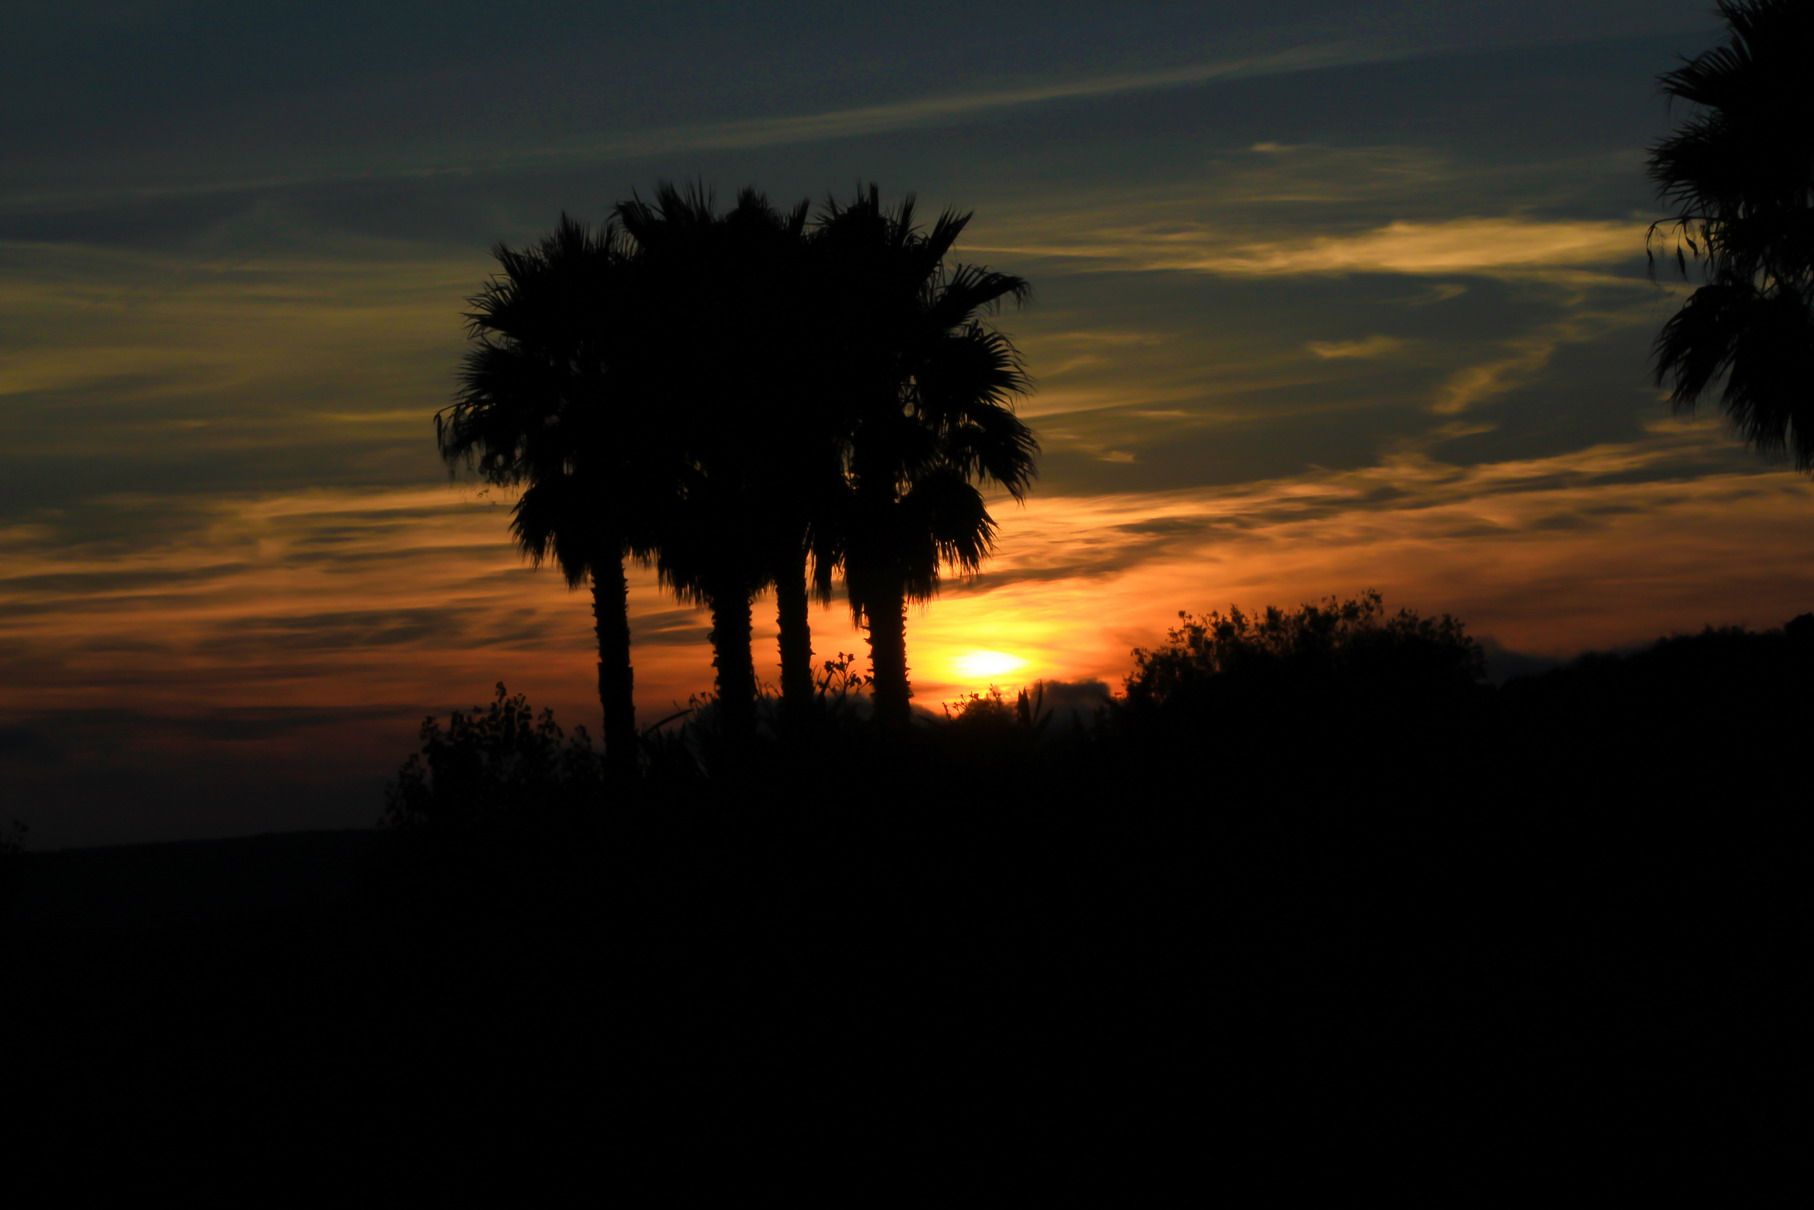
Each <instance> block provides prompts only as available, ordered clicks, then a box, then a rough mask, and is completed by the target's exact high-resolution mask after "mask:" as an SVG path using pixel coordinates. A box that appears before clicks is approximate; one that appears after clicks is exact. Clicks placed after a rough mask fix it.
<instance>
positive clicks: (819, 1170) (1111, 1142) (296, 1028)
mask: <svg viewBox="0 0 1814 1210" xmlns="http://www.w3.org/2000/svg"><path fill="white" fill-rule="evenodd" d="M1722 644H1723V645H1722ZM1810 672H1814V653H1811V652H1810V651H1809V650H1808V643H1807V640H1806V636H1802V637H1801V638H1799V639H1796V638H1793V637H1785V636H1784V635H1783V634H1781V633H1780V632H1776V633H1774V634H1772V635H1769V636H1743V637H1742V638H1741V637H1737V636H1726V637H1725V638H1721V637H1720V636H1711V635H1710V636H1704V637H1703V638H1701V639H1696V640H1689V641H1685V642H1684V643H1682V644H1678V645H1676V646H1675V647H1673V648H1671V647H1668V646H1665V647H1663V648H1659V649H1657V650H1656V651H1653V652H1650V653H1647V654H1645V655H1641V656H1638V657H1634V658H1630V659H1624V660H1601V661H1598V662H1590V663H1588V664H1586V665H1582V666H1579V667H1575V668H1570V669H1565V670H1562V671H1560V672H1557V673H1553V674H1549V675H1547V676H1544V677H1540V678H1535V679H1532V680H1528V681H1521V682H1514V683H1512V684H1511V685H1508V686H1506V687H1505V688H1503V689H1498V690H1490V689H1487V688H1485V687H1482V686H1476V687H1475V688H1474V689H1472V690H1470V691H1468V692H1466V693H1462V694H1458V695H1452V696H1443V697H1440V698H1429V697H1426V696H1423V695H1421V693H1420V692H1418V691H1411V692H1406V691H1401V690H1402V689H1403V687H1402V686H1401V687H1399V688H1391V687H1387V688H1384V689H1377V687H1376V689H1377V691H1374V690H1369V691H1367V692H1356V691H1354V690H1352V688H1343V687H1341V686H1333V687H1332V686H1329V685H1325V686H1323V687H1322V688H1321V689H1319V690H1318V691H1317V692H1316V693H1305V692H1303V689H1304V687H1303V686H1301V685H1300V686H1297V687H1295V688H1294V689H1293V690H1292V692H1290V693H1279V694H1272V695H1269V694H1267V693H1263V692H1249V691H1248V690H1247V689H1243V690H1241V692H1240V694H1239V701H1240V702H1241V703H1245V704H1244V705H1240V706H1238V707H1231V705H1230V704H1229V702H1227V701H1221V700H1219V699H1218V700H1206V701H1200V702H1197V703H1196V704H1195V705H1194V706H1192V707H1191V708H1189V709H1186V708H1183V707H1180V708H1178V709H1176V710H1175V711H1173V712H1172V713H1170V714H1167V713H1165V712H1164V711H1157V712H1154V713H1151V714H1150V715H1149V716H1148V717H1146V718H1145V719H1144V720H1143V721H1133V722H1130V721H1129V720H1127V719H1125V718H1124V719H1122V720H1121V721H1120V722H1118V723H1117V722H1113V721H1110V722H1107V723H1104V724H1101V725H1098V726H1097V727H1095V728H1082V727H1077V728H1074V729H1073V728H1071V727H1069V725H1067V724H1064V723H1062V722H1054V723H1053V724H1051V725H1047V726H1045V727H1043V728H1041V727H1036V726H1028V725H1025V724H1022V723H1020V722H1018V721H1016V720H1013V719H1012V718H1009V717H1005V716H1003V717H993V716H991V717H982V716H978V717H976V718H974V719H972V720H971V725H969V726H954V727H947V728H945V729H942V730H928V731H927V732H926V733H924V734H921V735H919V736H917V737H915V738H913V739H911V740H908V741H905V742H903V743H894V744H889V743H884V742H882V741H880V740H878V739H876V738H875V737H873V736H870V735H869V734H868V732H867V731H866V730H863V729H861V728H858V729H852V730H850V731H848V733H847V734H845V735H844V736H843V739H842V740H841V741H840V742H839V743H838V744H837V745H835V746H832V747H829V748H828V747H825V746H823V745H821V746H818V747H813V748H809V749H794V750H792V751H791V753H790V751H788V750H784V749H780V748H764V749H762V750H760V751H757V752H754V753H751V754H749V755H747V756H746V757H744V758H743V759H742V760H741V762H740V763H739V764H738V765H737V766H736V768H735V769H734V770H732V771H725V770H723V769H721V770H720V771H719V772H718V773H717V775H716V776H710V777H708V776H704V775H699V776H694V777H690V778H688V777H671V778H669V779H667V780H658V781H656V782H654V783H647V784H641V785H638V786H637V787H635V788H634V789H633V790H624V789H619V790H617V791H612V792H608V793H607V794H606V795H605V796H604V797H603V799H602V800H597V799H588V800H587V802H586V803H585V804H583V805H581V806H579V807H577V808H572V809H569V808H567V807H563V808H562V809H559V810H548V811H540V812H538V811H535V810H521V811H517V812H515V813H514V814H512V813H510V812H505V813H502V814H501V815H500V816H499V817H495V818H489V819H484V820H480V821H477V822H472V823H470V825H469V826H465V827H451V826H450V827H443V828H413V829H404V830H402V831H398V832H389V833H381V832H374V833H341V834H317V835H293V836H282V837H267V838H258V839H252V840H243V841H225V842H217V843H213V844H199V845H172V846H145V847H140V848H133V849H123V850H93V851H87V852H70V853H48V854H39V855H29V856H26V857H24V858H22V859H16V860H15V861H14V862H13V865H12V888H13V912H12V916H11V921H10V924H9V926H8V931H7V932H6V934H5V964H6V967H7V968H8V975H9V979H8V986H9V989H10V990H9V991H8V993H7V999H6V1008H5V1013H6V1021H5V1031H4V1035H3V1037H4V1046H5V1048H6V1060H7V1065H8V1079H7V1087H6V1099H7V1103H8V1111H9V1114H10V1115H11V1117H12V1119H13V1120H12V1121H11V1122H10V1123H9V1124H8V1128H7V1129H8V1137H7V1144H8V1147H9V1150H10V1151H11V1152H12V1154H13V1155H14V1156H15V1157H17V1159H16V1160H15V1161H9V1162H12V1163H16V1164H18V1165H38V1164H43V1165H49V1166H54V1167H56V1168H57V1169H58V1170H59V1171H60V1172H62V1173H63V1174H64V1177H65V1179H66V1180H67V1181H69V1182H72V1184H71V1188H74V1187H77V1186H80V1185H81V1184H83V1183H84V1182H87V1181H90V1180H93V1179H97V1174H99V1173H102V1172H118V1171H121V1170H131V1171H138V1172H141V1173H144V1174H149V1175H150V1176H155V1178H156V1179H157V1180H159V1181H176V1182H178V1183H182V1182H184V1181H186V1180H193V1181H195V1182H198V1183H197V1184H195V1185H194V1186H193V1187H195V1188H202V1187H205V1186H206V1185H207V1184H208V1183H209V1182H210V1181H211V1180H213V1179H214V1178H217V1177H218V1176H219V1174H220V1173H221V1172H222V1171H223V1169H224V1167H225V1166H227V1165H239V1164H245V1163H248V1162H249V1163H250V1164H251V1165H253V1167H254V1168H255V1170H256V1171H257V1172H258V1173H260V1174H261V1175H260V1176H259V1177H258V1178H257V1179H258V1180H259V1181H262V1182H265V1187H272V1186H276V1187H290V1186H292V1185H295V1184H297V1183H309V1184H312V1183H314V1182H321V1181H326V1182H330V1183H332V1182H344V1181H352V1180H354V1179H355V1174H356V1173H363V1172H365V1171H367V1170H368V1169H369V1168H370V1167H371V1166H372V1165H377V1166H378V1167H379V1168H380V1169H381V1170H382V1171H383V1172H384V1173H385V1174H386V1177H385V1179H386V1180H389V1181H401V1182H403V1183H404V1184H405V1185H407V1186H413V1187H416V1188H418V1189H420V1190H429V1189H436V1188H442V1187H446V1186H460V1185H465V1184H467V1183H468V1182H472V1181H476V1180H479V1179H482V1178H490V1177H495V1176H498V1175H499V1174H504V1175H505V1176H507V1178H508V1179H512V1180H515V1181H518V1182H520V1183H521V1184H523V1185H524V1186H525V1187H530V1186H533V1187H537V1188H550V1187H557V1188H567V1189H571V1190H588V1191H599V1190H608V1189H612V1188H623V1187H629V1186H633V1185H636V1186H642V1187H649V1184H650V1182H653V1184H654V1185H655V1186H656V1187H660V1188H665V1189H669V1190H670V1191H671V1190H673V1189H675V1188H678V1187H680V1186H684V1185H686V1184H688V1183H690V1182H692V1181H694V1180H702V1179H704V1180H711V1181H714V1182H716V1183H728V1184H731V1185H740V1186H741V1187H744V1188H746V1189H747V1188H754V1187H756V1186H758V1185H761V1184H764V1183H766V1182H767V1181H768V1180H769V1179H770V1178H771V1176H772V1174H774V1173H775V1172H777V1171H780V1172H784V1173H791V1177H790V1178H789V1179H790V1187H795V1188H798V1187H802V1184H803V1183H807V1182H809V1175H808V1174H818V1175H820V1176H823V1175H824V1174H825V1173H826V1172H827V1171H829V1170H831V1169H833V1168H836V1169H838V1170H847V1169H848V1170H854V1171H855V1172H857V1173H858V1174H859V1175H858V1176H856V1177H854V1178H852V1179H854V1180H855V1181H856V1182H857V1183H856V1184H850V1185H846V1186H845V1191H846V1193H847V1194H848V1195H849V1196H850V1197H851V1198H852V1199H853V1200H857V1201H869V1200H874V1195H876V1194H879V1193H882V1192H897V1193H898V1192H899V1191H902V1190H915V1189H919V1190H925V1191H928V1192H929V1193H930V1194H932V1195H933V1196H934V1197H936V1198H937V1199H938V1200H946V1197H947V1195H952V1194H954V1192H959V1191H965V1190H970V1191H973V1190H974V1189H976V1188H977V1186H975V1185H974V1184H972V1183H970V1182H969V1180H968V1178H963V1179H960V1177H959V1176H958V1175H957V1174H958V1173H961V1172H966V1171H970V1170H973V1169H974V1168H975V1167H976V1166H977V1165H979V1164H980V1165H982V1166H983V1167H985V1168H986V1169H987V1170H989V1171H990V1172H991V1173H992V1174H993V1177H992V1179H993V1180H996V1181H1001V1182H1006V1183H1007V1184H1009V1185H1010V1186H1012V1185H1016V1184H1019V1186H1020V1187H1021V1188H1022V1189H1023V1190H1025V1189H1027V1188H1031V1187H1032V1185H1034V1184H1038V1185H1046V1184H1050V1183H1052V1182H1058V1183H1080V1182H1087V1183H1092V1184H1094V1183H1099V1182H1106V1183H1108V1184H1109V1185H1111V1186H1113V1185H1128V1184H1130V1183H1144V1182H1148V1181H1152V1180H1155V1179H1157V1178H1158V1177H1159V1176H1160V1175H1162V1174H1169V1175H1172V1176H1174V1177H1181V1178H1183V1179H1184V1180H1187V1181H1190V1182H1193V1183H1194V1187H1197V1188H1201V1189H1204V1190H1206V1191H1213V1190H1215V1189H1218V1188H1225V1187H1226V1184H1225V1183H1226V1181H1227V1180H1228V1179H1229V1174H1230V1173H1232V1172H1234V1171H1236V1170H1237V1169H1251V1167H1253V1166H1254V1165H1256V1163H1258V1162H1259V1161H1260V1160H1261V1159H1262V1157H1273V1156H1293V1157H1295V1158H1293V1159H1290V1160H1287V1161H1284V1162H1280V1163H1278V1164H1277V1165H1276V1166H1275V1167H1274V1168H1273V1169H1271V1172H1272V1177H1271V1179H1272V1180H1274V1181H1275V1182H1277V1183H1278V1184H1279V1185H1280V1186H1282V1185H1286V1184H1291V1183H1295V1182H1297V1181H1299V1180H1302V1179H1305V1178H1312V1177H1314V1178H1319V1179H1321V1178H1326V1179H1327V1180H1330V1181H1333V1182H1334V1183H1336V1184H1340V1183H1341V1182H1342V1179H1343V1173H1344V1172H1348V1171H1350V1170H1349V1169H1347V1168H1345V1167H1344V1166H1343V1163H1338V1161H1337V1160H1336V1159H1335V1158H1334V1157H1335V1156H1337V1155H1343V1154H1349V1153H1352V1152H1355V1151H1360V1152H1368V1153H1371V1154H1372V1156H1373V1157H1374V1158H1375V1159H1376V1160H1384V1161H1386V1162H1388V1163H1392V1164H1399V1165H1402V1166H1403V1170H1404V1171H1405V1172H1407V1173H1409V1172H1414V1171H1415V1172H1425V1171H1428V1170H1429V1169H1430V1168H1431V1167H1433V1166H1439V1165H1440V1164H1442V1163H1444V1162H1447V1161H1450V1160H1453V1159H1455V1158H1457V1157H1459V1156H1461V1155H1464V1154H1465V1155H1470V1156H1472V1155H1479V1154H1482V1153H1487V1154H1493V1155H1495V1156H1496V1157H1497V1158H1496V1159H1494V1160H1493V1161H1492V1163H1494V1164H1496V1165H1498V1166H1499V1167H1495V1168H1492V1169H1486V1170H1482V1169H1476V1174H1477V1175H1479V1174H1480V1173H1481V1172H1486V1173H1488V1174H1489V1175H1490V1174H1491V1173H1495V1172H1510V1171H1513V1170H1515V1169H1519V1168H1523V1167H1528V1166H1529V1165H1530V1164H1531V1163H1532V1162H1533V1161H1534V1160H1535V1159H1537V1158H1538V1157H1543V1158H1552V1157H1555V1156H1558V1155H1577V1156H1580V1157H1584V1158H1589V1159H1593V1160H1595V1161H1596V1162H1598V1163H1600V1164H1601V1165H1602V1167H1603V1168H1607V1167H1610V1168H1611V1169H1612V1170H1613V1171H1614V1173H1615V1174H1616V1171H1617V1169H1618V1168H1619V1167H1620V1166H1621V1165H1624V1164H1633V1165H1639V1166H1641V1165H1643V1164H1645V1163H1646V1162H1648V1161H1644V1160H1641V1159H1632V1160H1615V1159H1613V1158H1612V1157H1616V1156H1622V1155H1626V1154H1627V1153H1633V1154H1635V1155H1638V1156H1642V1155H1646V1154H1648V1155H1649V1156H1651V1157H1653V1161H1655V1160H1659V1159H1661V1158H1663V1157H1667V1156H1670V1155H1679V1154H1682V1152H1681V1150H1680V1149H1682V1148H1685V1147H1686V1148H1692V1149H1703V1150H1704V1149H1705V1148H1707V1147H1709V1146H1713V1145H1718V1144H1724V1143H1727V1142H1732V1141H1739V1142H1743V1143H1744V1144H1746V1145H1747V1146H1748V1147H1757V1146H1759V1145H1763V1146H1782V1147H1792V1146H1798V1145H1801V1144H1804V1143H1805V1141H1806V1139H1807V1136H1808V1131H1809V1126H1810V1113H1809V1109H1810V1105H1809V1091H1808V1090H1809V1087H1810V1085H1809V1083H1808V1080H1807V1076H1808V1074H1809V1064H1808V1058H1809V1049H1810V1043H1809V1037H1810V1031H1809V1026H1808V1022H1809V1020H1810V1016H1809V1009H1810V1007H1814V1004H1811V1002H1810V997H1809V994H1808V993H1809V990H1810V961H1809V955H1810V948H1809V944H1808V943H1809V939H1810V927H1809V926H1810V924H1811V923H1814V921H1811V919H1810V902H1811V901H1810V893H1809V887H1810V882H1809V874H1810V872H1811V870H1810V866H1811V862H1810V849H1809V840H1810V836H1811V831H1810V828H1809V826H1808V819H1807V816H1808V807H1809V802H1810V794H1809V789H1808V784H1809V783H1808V778H1809V753H1810V750H1811V749H1810V746H1809V742H1808V736H1809V734H1810V732H1809V724H1810V722H1814V708H1811V707H1810V705H1809V704H1808V698H1809V695H1808V694H1807V693H1806V692H1805V690H1804V688H1803V687H1804V686H1806V685H1808V684H1809V683H1810V682H1809V680H1808V676H1809V674H1810ZM809 753H810V755H809ZM357 1179H358V1180H359V1181H361V1182H363V1181H365V1180H366V1179H367V1178H365V1177H364V1176H359V1177H358V1178H357ZM1482 1179H1485V1178H1482ZM1493 1179H1497V1178H1493ZM1735 1179H1736V1178H1735ZM253 1187H256V1186H251V1187H247V1188H253ZM357 1187H358V1188H359V1189H362V1190H367V1191H369V1190H370V1189H372V1188H375V1186H371V1185H368V1184H364V1183H361V1184H359V1185H358V1186H357ZM355 1200H358V1199H355Z"/></svg>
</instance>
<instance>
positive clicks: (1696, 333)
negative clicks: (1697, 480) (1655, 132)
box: [1650, 0, 1814, 470]
mask: <svg viewBox="0 0 1814 1210" xmlns="http://www.w3.org/2000/svg"><path fill="white" fill-rule="evenodd" d="M1719 11H1720V14H1721V16H1722V17H1723V18H1724V19H1725V22H1726V25H1727V28H1728V30H1729V32H1730V37H1729V39H1728V41H1727V42H1726V43H1725V44H1724V45H1722V46H1717V47H1714V48H1713V49H1711V50H1709V51H1707V52H1705V53H1704V54H1701V55H1699V56H1697V57H1696V58H1694V59H1691V60H1687V61H1686V62H1684V63H1683V64H1682V66H1681V67H1679V68H1677V69H1676V70H1675V71H1672V72H1670V73H1668V74H1667V75H1665V76H1663V77H1662V84H1663V89H1664V91H1665V92H1666V93H1667V94H1668V95H1669V96H1670V97H1671V98H1672V99H1679V100H1683V101H1687V102H1689V103H1691V104H1693V105H1696V106H1698V107H1700V108H1699V110H1698V112H1696V113H1695V114H1694V115H1693V116H1692V117H1691V118H1689V119H1688V120H1687V121H1686V122H1685V123H1684V124H1683V125H1682V126H1681V128H1680V129H1679V130H1678V131H1677V132H1676V133H1675V134H1674V135H1673V136H1672V137H1671V138H1669V139H1667V140H1665V141H1663V142H1662V143H1659V144H1657V145H1656V146H1655V147H1654V148H1652V150H1651V154H1650V175H1651V179H1652V180H1654V181H1655V182H1656V184H1657V186H1658V188H1659V190H1660V192H1661V194H1662V197H1663V199H1664V200H1665V202H1667V203H1669V204H1671V205H1673V206H1674V207H1675V208H1676V213H1675V215H1674V216H1673V217H1671V218H1669V219H1666V220H1663V221H1661V222H1658V223H1656V224H1653V225H1652V227H1651V237H1652V242H1653V248H1654V243H1655V241H1656V239H1657V238H1658V233H1659V231H1663V232H1672V233H1673V235H1674V238H1675V248H1674V252H1675V257H1676V261H1677V264H1678V266H1679V267H1680V269H1681V271H1682V273H1683V275H1684V276H1686V274H1687V271H1688V264H1687V261H1688V256H1690V255H1692V256H1693V257H1695V258H1696V259H1698V260H1702V261H1703V262H1704V267H1705V269H1706V273H1707V281H1706V284H1705V285H1703V286H1701V287H1700V288H1698V289H1696V290H1695V291H1694V293H1693V294H1692V295H1691V296H1690V297H1689V299H1688V301H1687V302H1686V303H1685V304H1683V306H1682V308H1681V310H1680V311H1678V312H1677V313H1676V314H1675V315H1674V316H1672V317H1671V318H1670V319H1669V321H1668V322H1667V323H1666V324H1664V326H1663V329H1662V331H1661V332H1660V333H1659V334H1658V336H1657V340H1656V346H1655V370H1656V381H1657V384H1658V385H1659V386H1661V385H1664V384H1665V383H1667V384H1669V385H1670V387H1671V398H1672V400H1673V402H1674V403H1675V405H1676V406H1677V407H1678V408H1679V409H1683V410H1690V409H1692V408H1693V407H1694V406H1695V404H1696V403H1697V402H1698V401H1699V400H1700V399H1701V397H1702V396H1703V395H1704V394H1706V393H1707V392H1708V391H1709V390H1710V389H1711V388H1712V387H1713V386H1714V384H1715V383H1717V382H1719V381H1720V380H1722V379H1723V380H1724V388H1723V390H1722V391H1721V395H1720V402H1721V406H1722V407H1723V409H1724V410H1725V412H1726V414H1727V416H1728V417H1730V418H1731V420H1732V422H1733V423H1734V425H1735V426H1736V427H1737V428H1738V430H1739V431H1740V433H1741V434H1742V435H1743V436H1744V437H1745V439H1746V440H1747V441H1749V442H1750V443H1751V444H1752V445H1754V446H1756V447H1757V448H1758V449H1760V450H1763V451H1780V450H1785V449H1786V450H1787V451H1789V453H1790V454H1791V455H1792V456H1793V458H1794V460H1795V465H1796V466H1797V467H1798V468H1799V469H1802V470H1809V469H1814V77H1811V76H1810V75H1809V70H1808V65H1809V62H1810V61H1811V60H1814V6H1810V5H1809V4H1807V3H1806V2H1805V0H1722V2H1721V3H1720V5H1719ZM1684 249H1686V252H1684Z"/></svg>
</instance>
